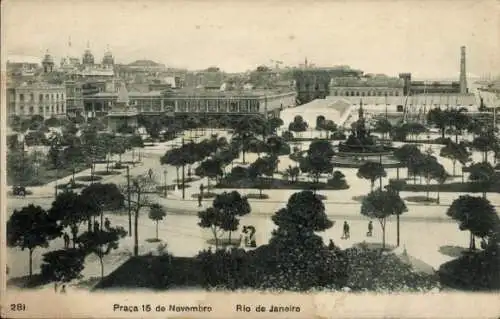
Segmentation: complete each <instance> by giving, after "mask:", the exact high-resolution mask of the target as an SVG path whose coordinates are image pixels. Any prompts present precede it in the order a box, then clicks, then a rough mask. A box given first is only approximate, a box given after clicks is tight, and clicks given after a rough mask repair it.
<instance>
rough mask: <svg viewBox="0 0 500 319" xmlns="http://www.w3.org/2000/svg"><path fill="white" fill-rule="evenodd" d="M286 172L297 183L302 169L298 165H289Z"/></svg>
mask: <svg viewBox="0 0 500 319" xmlns="http://www.w3.org/2000/svg"><path fill="white" fill-rule="evenodd" d="M285 174H286V175H287V176H289V177H290V180H291V182H292V183H295V182H296V181H297V178H298V177H299V175H300V169H299V168H298V167H297V166H293V167H292V165H288V168H287V169H286V171H285Z"/></svg>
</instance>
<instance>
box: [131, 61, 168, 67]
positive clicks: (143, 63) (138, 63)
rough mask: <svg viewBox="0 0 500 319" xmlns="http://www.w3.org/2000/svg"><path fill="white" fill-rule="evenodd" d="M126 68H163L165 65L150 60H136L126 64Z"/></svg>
mask: <svg viewBox="0 0 500 319" xmlns="http://www.w3.org/2000/svg"><path fill="white" fill-rule="evenodd" d="M127 66H137V67H159V66H162V67H164V66H165V65H163V64H161V63H157V62H154V61H151V60H137V61H134V62H132V63H129V64H127Z"/></svg>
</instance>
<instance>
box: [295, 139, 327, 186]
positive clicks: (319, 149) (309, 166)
mask: <svg viewBox="0 0 500 319" xmlns="http://www.w3.org/2000/svg"><path fill="white" fill-rule="evenodd" d="M334 154H335V152H334V151H333V147H332V145H331V144H330V142H329V141H325V140H316V141H313V142H312V143H311V144H310V145H309V149H308V150H307V156H306V157H305V158H304V159H303V160H302V161H301V162H300V170H301V171H303V172H305V173H311V174H312V175H313V177H314V182H315V183H319V178H320V177H321V174H330V173H331V172H332V170H333V163H332V157H333V155H334Z"/></svg>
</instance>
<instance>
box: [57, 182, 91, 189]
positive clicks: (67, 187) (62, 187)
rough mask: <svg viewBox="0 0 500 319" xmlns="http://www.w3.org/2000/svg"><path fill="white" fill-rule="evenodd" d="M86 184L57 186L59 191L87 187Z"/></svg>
mask: <svg viewBox="0 0 500 319" xmlns="http://www.w3.org/2000/svg"><path fill="white" fill-rule="evenodd" d="M86 186H87V185H86V184H82V183H66V184H59V185H57V189H78V188H84V187H86Z"/></svg>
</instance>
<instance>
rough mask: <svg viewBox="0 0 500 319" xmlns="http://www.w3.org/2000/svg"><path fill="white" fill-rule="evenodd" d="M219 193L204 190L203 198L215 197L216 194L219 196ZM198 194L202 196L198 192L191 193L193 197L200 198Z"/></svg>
mask: <svg viewBox="0 0 500 319" xmlns="http://www.w3.org/2000/svg"><path fill="white" fill-rule="evenodd" d="M217 195H219V194H217V193H212V192H203V199H205V198H214V197H215V196H217ZM198 196H200V193H196V194H191V198H196V199H198Z"/></svg>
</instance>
